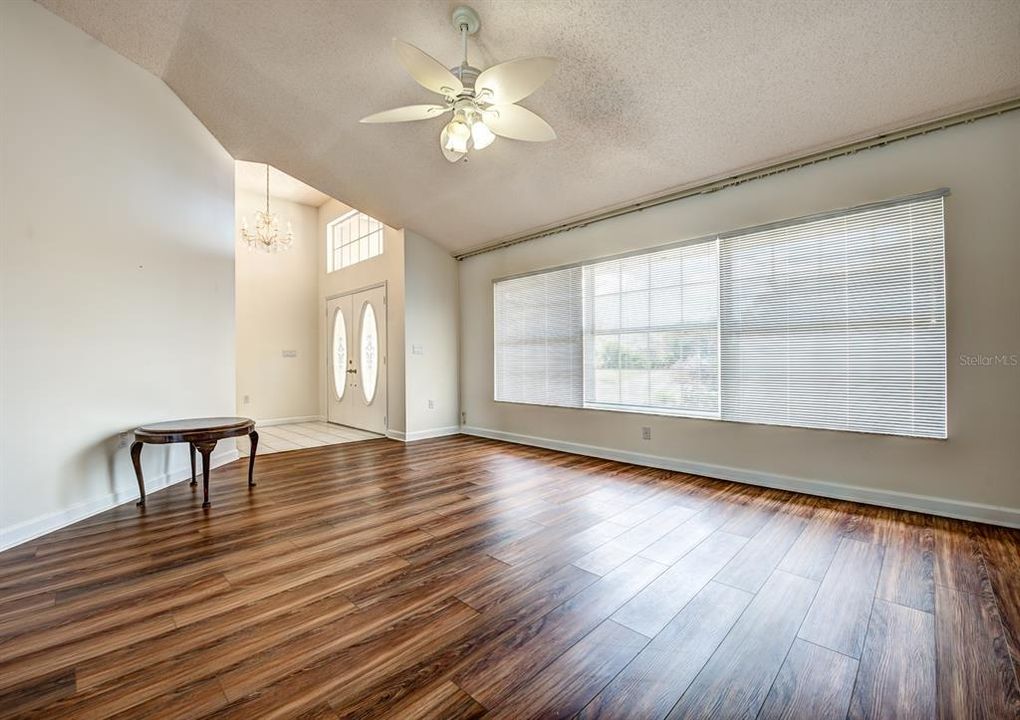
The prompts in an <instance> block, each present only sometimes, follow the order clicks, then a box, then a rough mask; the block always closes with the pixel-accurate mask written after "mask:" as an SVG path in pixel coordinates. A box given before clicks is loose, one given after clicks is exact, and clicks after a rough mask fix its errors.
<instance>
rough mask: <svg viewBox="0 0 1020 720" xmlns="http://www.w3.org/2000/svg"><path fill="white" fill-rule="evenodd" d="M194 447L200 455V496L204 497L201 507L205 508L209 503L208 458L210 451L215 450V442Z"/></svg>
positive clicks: (209, 462)
mask: <svg viewBox="0 0 1020 720" xmlns="http://www.w3.org/2000/svg"><path fill="white" fill-rule="evenodd" d="M195 445H196V447H198V451H199V452H200V453H202V494H203V496H204V500H203V502H202V507H204V508H207V507H209V506H210V503H209V468H210V466H211V465H212V462H211V457H210V456H211V455H212V451H213V450H214V449H215V448H216V441H215V440H213V441H211V442H209V441H207V442H200V443H195Z"/></svg>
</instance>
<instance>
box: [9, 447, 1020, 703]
mask: <svg viewBox="0 0 1020 720" xmlns="http://www.w3.org/2000/svg"><path fill="white" fill-rule="evenodd" d="M257 478H258V481H259V486H258V488H256V489H255V490H254V491H252V492H249V490H248V488H247V487H246V486H245V468H244V466H243V462H238V463H234V464H232V465H230V466H227V467H225V468H222V469H220V470H217V471H215V472H214V476H213V481H212V488H213V497H212V500H213V507H212V509H211V510H210V511H208V512H203V511H202V509H201V507H200V504H201V498H200V495H199V494H197V493H196V491H194V490H192V489H191V488H189V487H188V486H187V484H179V485H176V486H173V487H171V488H169V489H167V490H164V491H160V492H157V493H154V494H153V495H151V496H150V498H149V507H148V509H147V510H146V511H145V513H144V514H140V513H139V512H138V511H137V510H136V508H135V507H134V506H133V505H130V504H129V505H124V506H121V507H118V508H116V509H114V510H111V511H109V512H105V513H103V514H101V515H97V516H95V517H93V518H90V519H88V520H86V521H83V522H80V523H78V524H76V525H74V526H73V527H70V528H67V529H64V530H61V531H59V532H56V533H53V534H50V535H47V536H46V537H43V538H40V539H38V540H36V541H33V542H31V543H28V544H26V545H23V546H20V547H18V548H15V549H13V550H10V551H7V552H5V553H3V554H0V717H4V718H7V717H39V718H47V719H50V718H107V717H118V718H120V717H125V718H126V717H143V718H160V719H161V720H166V719H170V718H189V719H190V718H201V717H218V718H245V719H251V718H273V717H281V718H293V717H302V718H329V719H330V720H335V719H336V718H375V717H392V718H401V719H407V718H444V719H447V720H448V719H451V718H469V717H483V716H484V717H493V718H514V719H515V720H518V719H523V718H543V719H544V718H554V717H571V716H576V717H581V718H638V719H640V720H651V719H655V718H667V717H668V718H671V719H672V718H738V717H739V718H754V717H759V718H811V719H812V720H814V719H820V718H847V717H849V718H893V717H896V718H911V717H916V718H923V719H925V720H927V719H929V718H936V717H941V718H1015V717H1017V716H1018V713H1020V689H1018V686H1017V667H1018V665H1020V534H1018V533H1017V532H1015V531H1011V530H1006V529H1002V528H994V527H990V526H984V525H976V524H972V523H964V522H957V521H952V520H944V519H940V518H932V517H927V516H922V515H916V514H911V513H904V512H898V511H893V510H884V509H880V508H873V507H867V506H862V505H855V504H853V503H844V502H836V501H830V500H823V499H818V498H812V497H808V496H803V495H796V494H792V493H785V492H780V491H774V490H765V489H759V488H752V487H747V486H741V485H735V484H730V483H725V482H720V481H714V480H708V479H705V478H699V477H694V476H689V475H683V474H678V473H671V472H666V471H660V470H653V469H648V468H640V467H634V466H628V465H623V464H619V463H614V462H609V461H603V460H597V459H591V458H584V457H579V456H576V455H567V454H563V453H556V452H550V451H545V450H539V449H534V448H527V447H521V446H515V445H509V444H505V443H500V442H494V441H488V440H481V439H476V438H468V437H454V438H445V439H439V440H430V441H424V442H418V443H413V444H409V445H403V444H400V443H397V442H392V441H389V440H372V441H366V442H362V443H356V444H349V445H339V446H330V447H323V448H315V449H310V450H301V451H294V452H289V453H281V454H277V455H271V456H267V457H264V458H261V459H260V460H259V465H258V468H257Z"/></svg>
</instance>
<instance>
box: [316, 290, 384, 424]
mask: <svg viewBox="0 0 1020 720" xmlns="http://www.w3.org/2000/svg"><path fill="white" fill-rule="evenodd" d="M326 322H327V327H328V346H327V347H328V352H329V355H328V357H327V363H326V378H327V382H326V385H327V388H328V389H327V408H326V409H327V414H326V419H327V420H329V422H332V423H338V424H340V425H348V426H350V427H356V428H360V429H362V430H369V431H371V432H377V433H385V432H386V290H385V288H384V287H377V288H371V289H370V290H363V291H361V292H358V293H352V294H350V295H343V296H341V297H337V298H333V299H332V300H329V301H328V302H327V304H326Z"/></svg>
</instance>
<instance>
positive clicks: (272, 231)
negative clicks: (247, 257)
mask: <svg viewBox="0 0 1020 720" xmlns="http://www.w3.org/2000/svg"><path fill="white" fill-rule="evenodd" d="M241 239H242V240H244V241H245V242H246V243H247V244H248V249H249V250H258V251H259V252H264V253H278V252H284V251H285V250H289V249H290V246H291V245H293V243H294V230H293V229H292V228H291V226H290V221H289V220H288V221H287V233H286V234H281V233H280V216H279V215H277V214H276V213H271V212H269V165H266V209H265V211H262V210H257V211H256V212H255V230H254V231H251V230H249V229H248V219H247V218H241Z"/></svg>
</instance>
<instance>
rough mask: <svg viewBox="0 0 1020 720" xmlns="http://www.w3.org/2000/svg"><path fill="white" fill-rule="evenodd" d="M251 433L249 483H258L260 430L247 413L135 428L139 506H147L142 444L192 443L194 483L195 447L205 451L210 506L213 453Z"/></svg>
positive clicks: (204, 477)
mask: <svg viewBox="0 0 1020 720" xmlns="http://www.w3.org/2000/svg"><path fill="white" fill-rule="evenodd" d="M241 435H247V436H248V437H249V438H250V439H251V455H249V457H248V487H254V486H255V480H254V479H253V474H254V472H255V450H256V448H258V445H259V434H258V433H257V432H255V421H254V420H251V419H249V418H243V417H214V418H191V419H188V420H171V421H169V422H160V423H154V424H152V425H142V426H141V427H140V428H138V429H136V430H135V442H134V443H133V444H132V445H131V462H132V463H133V464H134V466H135V476H136V477H137V478H138V496H139V497H138V502H137V503H136V504H137V505H138V506H139V507H144V506H145V480H144V479H143V478H142V445H143V444H144V443H151V444H153V445H166V444H168V443H184V442H186V443H188V444H189V445H190V446H191V484H192V485H193V486H194V485H197V484H198V481H197V480H196V479H195V448H198V451H199V452H200V453H202V490H203V492H204V495H205V498H204V502H203V503H202V507H203V508H207V507H209V466H210V462H209V460H210V456H211V455H212V451H213V449H214V448H215V447H216V443H217V442H218V441H220V440H225V439H227V438H232V437H240V436H241Z"/></svg>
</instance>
